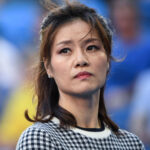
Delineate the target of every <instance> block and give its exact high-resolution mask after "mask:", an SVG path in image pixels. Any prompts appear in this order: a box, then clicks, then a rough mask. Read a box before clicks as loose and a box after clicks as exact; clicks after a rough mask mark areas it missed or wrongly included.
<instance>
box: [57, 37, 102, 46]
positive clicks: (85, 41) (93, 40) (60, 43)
mask: <svg viewBox="0 0 150 150" xmlns="http://www.w3.org/2000/svg"><path fill="white" fill-rule="evenodd" d="M95 41H99V42H100V41H101V40H100V39H97V38H89V39H86V40H84V41H83V43H84V44H88V43H90V42H95ZM72 43H73V42H72V40H66V41H61V42H59V43H57V44H56V45H57V46H58V45H62V44H63V45H67V44H72Z"/></svg>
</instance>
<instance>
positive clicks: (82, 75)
mask: <svg viewBox="0 0 150 150" xmlns="http://www.w3.org/2000/svg"><path fill="white" fill-rule="evenodd" d="M91 75H92V74H91V73H89V72H86V71H84V72H79V73H78V74H77V75H76V76H75V78H80V79H85V78H88V77H90V76H91Z"/></svg>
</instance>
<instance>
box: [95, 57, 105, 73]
mask: <svg viewBox="0 0 150 150" xmlns="http://www.w3.org/2000/svg"><path fill="white" fill-rule="evenodd" d="M94 66H95V69H96V70H99V72H101V73H105V72H106V71H107V68H108V61H107V57H106V56H105V55H104V56H103V57H102V56H100V57H97V59H96V63H95V65H94Z"/></svg>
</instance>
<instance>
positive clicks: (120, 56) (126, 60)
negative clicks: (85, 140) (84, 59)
mask: <svg viewBox="0 0 150 150" xmlns="http://www.w3.org/2000/svg"><path fill="white" fill-rule="evenodd" d="M41 1H42V0H21V1H20V0H1V1H0V150H13V149H15V145H16V142H17V140H18V138H19V136H20V134H21V132H22V131H23V130H24V129H25V128H27V127H28V126H29V125H31V123H30V122H28V121H26V119H25V118H24V111H25V110H26V109H28V111H29V115H30V116H31V117H32V116H34V114H35V109H36V101H34V100H33V95H34V88H33V86H32V85H33V81H34V73H33V71H32V70H34V69H33V68H34V64H35V63H36V59H37V56H38V52H39V41H40V39H39V30H40V22H41V20H42V18H43V16H44V15H45V13H46V10H45V9H44V8H43V7H42V6H41ZM80 1H81V2H82V3H84V4H86V5H88V6H89V7H93V8H95V9H96V10H97V12H99V13H100V14H101V15H102V16H104V17H107V18H109V20H111V25H112V26H113V33H114V35H113V43H112V51H113V53H112V56H113V57H114V59H115V60H116V61H114V60H112V63H111V70H110V73H109V76H108V79H107V81H106V82H107V86H106V92H105V100H106V104H107V109H108V113H109V115H110V117H111V118H112V120H114V121H115V122H116V123H117V124H118V125H119V127H120V128H123V129H126V130H128V131H131V132H133V133H135V134H136V135H138V136H139V137H140V139H141V140H142V141H143V142H144V144H145V147H146V150H149V149H150V28H149V27H150V13H149V10H150V0H92V1H90V0H80ZM54 2H56V3H60V1H59V0H54Z"/></svg>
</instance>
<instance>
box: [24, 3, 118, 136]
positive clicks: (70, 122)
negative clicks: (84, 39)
mask: <svg viewBox="0 0 150 150" xmlns="http://www.w3.org/2000/svg"><path fill="white" fill-rule="evenodd" d="M79 18H80V19H82V20H83V21H85V22H87V23H88V24H89V25H91V27H92V28H94V29H96V30H97V32H98V34H99V36H100V38H101V40H102V43H103V46H104V48H105V50H106V54H107V58H108V61H109V62H110V59H111V43H112V33H111V30H110V28H109V26H108V23H107V21H106V20H105V19H104V18H103V17H102V16H100V15H98V14H97V13H96V11H95V10H94V9H92V8H89V7H86V6H85V5H83V4H80V3H79V2H70V3H66V4H65V5H63V6H61V7H60V6H58V7H56V8H54V9H52V10H51V11H50V12H49V14H48V15H47V16H46V17H45V18H44V20H43V22H42V25H41V43H40V60H39V64H38V66H37V73H36V84H35V91H36V96H37V99H38V105H37V112H36V116H35V117H34V119H31V118H30V117H29V116H28V112H27V111H26V112H25V116H26V118H27V119H28V120H29V121H33V122H37V121H40V122H48V121H50V120H51V119H52V118H53V117H54V116H55V117H57V118H58V119H59V120H60V126H62V127H70V126H77V122H76V119H75V117H74V116H73V115H72V114H71V113H70V112H68V111H67V110H65V109H64V108H62V107H60V106H59V105H58V101H59V92H58V87H57V85H56V82H55V80H54V79H53V78H50V79H49V78H48V76H47V72H46V69H45V67H44V63H43V58H44V59H47V60H48V62H50V59H51V53H50V50H51V45H52V42H53V39H54V36H55V34H56V32H57V30H58V28H59V27H60V26H61V25H62V24H64V23H66V22H70V21H72V20H75V19H79ZM104 87H105V85H104V86H103V87H102V88H101V90H100V101H99V111H98V117H99V119H101V120H102V121H103V122H105V124H107V125H108V126H109V128H111V129H112V131H114V132H116V133H117V131H118V126H117V125H116V124H115V123H114V122H113V121H112V120H111V119H110V118H109V116H108V115H107V111H106V107H105V103H104ZM46 116H49V117H48V118H47V117H46Z"/></svg>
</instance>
